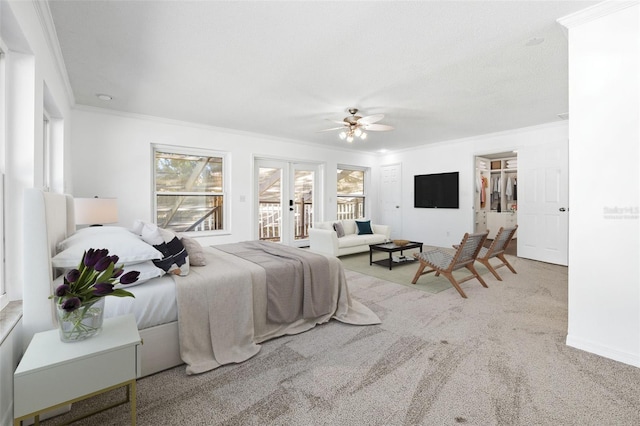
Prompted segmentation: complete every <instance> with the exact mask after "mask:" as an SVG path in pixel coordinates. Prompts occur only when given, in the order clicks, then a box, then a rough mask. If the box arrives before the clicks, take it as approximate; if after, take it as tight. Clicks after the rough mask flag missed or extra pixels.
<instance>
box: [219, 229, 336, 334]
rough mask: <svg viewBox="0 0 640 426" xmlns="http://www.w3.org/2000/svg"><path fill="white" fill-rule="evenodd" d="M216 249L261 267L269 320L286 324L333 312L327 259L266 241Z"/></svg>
mask: <svg viewBox="0 0 640 426" xmlns="http://www.w3.org/2000/svg"><path fill="white" fill-rule="evenodd" d="M216 248H217V249H218V250H222V251H224V252H227V253H230V254H233V255H235V256H238V257H241V258H242V259H245V260H248V261H250V262H253V263H255V264H257V265H260V266H261V267H262V268H264V270H265V272H266V278H267V318H268V320H269V321H272V322H275V323H279V324H285V323H291V322H293V321H296V320H298V319H300V318H304V319H307V318H316V317H319V316H321V315H325V314H328V313H330V312H332V310H333V308H334V307H333V301H332V297H331V291H332V289H331V285H330V273H329V261H328V260H327V258H326V257H324V256H321V255H318V254H315V253H311V252H308V251H306V250H300V249H298V248H294V247H288V246H284V245H281V244H275V243H271V242H265V241H246V242H242V243H235V244H223V245H219V246H216Z"/></svg>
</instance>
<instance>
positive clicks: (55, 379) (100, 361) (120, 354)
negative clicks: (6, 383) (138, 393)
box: [14, 343, 136, 417]
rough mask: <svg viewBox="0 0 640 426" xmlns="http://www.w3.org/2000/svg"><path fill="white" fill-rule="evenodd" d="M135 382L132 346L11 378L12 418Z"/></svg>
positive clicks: (134, 356)
mask: <svg viewBox="0 0 640 426" xmlns="http://www.w3.org/2000/svg"><path fill="white" fill-rule="evenodd" d="M64 344H70V345H74V344H76V343H64ZM135 378H136V348H135V346H132V347H125V348H121V349H118V350H114V351H110V352H106V353H102V354H99V355H96V356H92V357H88V358H83V359H79V360H75V361H74V362H69V363H65V364H60V365H57V366H55V367H51V368H48V369H46V370H40V371H36V372H33V373H26V374H21V375H19V376H16V377H15V378H14V392H15V395H16V398H15V401H14V416H15V417H22V416H24V415H26V414H30V413H33V412H35V411H39V410H42V409H45V408H48V407H52V406H54V405H58V404H61V403H63V402H66V401H71V400H72V399H76V398H79V397H81V396H84V395H88V394H91V393H94V392H97V391H99V390H101V389H105V388H108V387H111V386H115V385H119V384H121V383H124V382H126V381H129V380H131V379H135Z"/></svg>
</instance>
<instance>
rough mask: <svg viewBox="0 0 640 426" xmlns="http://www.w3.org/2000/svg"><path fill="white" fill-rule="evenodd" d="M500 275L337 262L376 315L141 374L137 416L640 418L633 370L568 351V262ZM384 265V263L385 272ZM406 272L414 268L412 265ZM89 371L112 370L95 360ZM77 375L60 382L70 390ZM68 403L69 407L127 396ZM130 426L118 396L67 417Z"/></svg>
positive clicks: (157, 419)
mask: <svg viewBox="0 0 640 426" xmlns="http://www.w3.org/2000/svg"><path fill="white" fill-rule="evenodd" d="M513 266H514V267H515V269H516V270H517V271H518V273H517V274H512V273H511V272H509V271H504V272H503V271H502V270H503V269H505V268H501V272H502V274H503V279H504V281H497V280H496V279H495V278H492V277H491V276H490V274H489V275H488V276H487V279H486V280H485V281H486V282H487V284H488V285H489V288H484V287H482V286H480V285H479V284H478V285H473V284H474V283H473V282H469V283H465V284H467V286H466V287H465V290H466V291H467V295H468V296H469V298H468V299H463V298H461V297H460V296H459V295H458V293H457V292H456V291H455V289H453V287H450V289H449V290H445V291H442V292H440V293H438V294H430V293H427V292H424V291H419V290H414V289H412V288H411V287H408V286H402V285H397V284H395V283H391V282H389V281H385V280H381V279H377V278H373V277H370V276H367V275H362V274H359V273H357V272H352V271H345V273H346V275H347V279H348V281H349V288H350V292H351V296H352V297H353V298H354V299H356V300H358V301H360V302H361V303H364V304H365V305H366V306H368V307H369V308H371V309H372V310H373V311H374V312H375V313H376V314H377V315H378V316H379V317H380V319H381V320H382V323H381V324H378V325H372V326H364V327H362V326H353V325H349V324H343V323H340V322H338V321H329V322H328V323H326V324H323V325H320V326H318V327H316V328H314V329H312V330H309V331H308V332H305V333H301V334H298V335H295V336H284V337H280V338H278V339H273V340H270V341H268V342H266V343H264V344H263V345H262V350H261V351H260V352H259V353H258V354H257V355H256V356H255V357H253V358H251V359H250V360H248V361H246V362H243V363H240V364H230V365H225V366H223V367H220V368H218V369H215V370H213V371H210V372H207V373H203V374H200V375H195V376H187V375H186V373H185V367H184V366H179V367H175V368H173V369H170V370H167V371H164V372H161V373H158V374H154V375H153V376H149V377H145V378H143V379H140V380H138V385H137V401H138V405H137V413H138V416H137V417H138V418H137V420H138V421H137V424H138V425H139V426H156V425H162V426H165V425H166V426H172V425H180V426H205V425H206V426H254V425H255V426H264V425H269V426H334V425H335V426H362V425H367V426H418V425H424V426H431V425H438V426H439V425H446V426H459V425H462V426H472V425H473V426H475V425H483V426H484V425H498V426H503V425H504V426H521V425H539V426H547V425H548V426H557V425H563V426H565V425H567V426H569V425H576V426H577V425H580V426H591V425H593V426H596V425H597V426H600V425H616V426H627V425H628V426H631V425H633V426H637V425H638V424H640V400H639V399H638V395H639V391H640V369H639V368H636V367H633V366H630V365H625V364H622V363H619V362H616V361H612V360H609V359H605V358H601V357H599V356H597V355H594V354H590V353H587V352H583V351H580V350H577V349H574V348H571V347H569V346H567V345H566V344H565V340H566V336H567V268H565V267H561V266H556V265H548V264H544V263H540V262H533V261H528V260H525V259H521V258H515V259H514V263H513ZM381 269H383V268H381ZM411 269H413V268H411ZM97 368H117V366H116V367H105V366H101V367H97ZM82 379H83V378H82V377H80V378H78V377H75V378H73V379H72V380H71V381H70V382H69V383H70V384H64V383H63V384H60V385H61V386H71V385H73V383H74V382H75V381H78V380H82ZM123 394H124V392H122V391H121V390H118V391H112V392H110V393H107V394H102V395H98V396H95V397H93V398H90V399H89V400H86V401H82V402H79V403H77V404H74V406H73V409H72V410H71V412H70V413H68V414H67V415H65V416H62V417H61V418H56V419H51V420H50V421H47V422H45V423H44V424H43V426H53V425H58V424H61V423H63V421H64V420H68V419H69V417H70V416H77V415H82V414H84V413H87V412H89V411H91V410H92V409H95V408H99V407H104V406H105V404H108V403H110V402H115V401H117V400H118V398H120V397H122V396H123ZM126 424H130V414H129V406H128V405H123V406H119V407H116V408H113V409H110V410H108V411H106V412H104V413H100V414H97V415H95V416H93V417H89V418H87V419H84V420H81V421H80V422H78V423H74V425H76V426H94V425H100V426H121V425H126Z"/></svg>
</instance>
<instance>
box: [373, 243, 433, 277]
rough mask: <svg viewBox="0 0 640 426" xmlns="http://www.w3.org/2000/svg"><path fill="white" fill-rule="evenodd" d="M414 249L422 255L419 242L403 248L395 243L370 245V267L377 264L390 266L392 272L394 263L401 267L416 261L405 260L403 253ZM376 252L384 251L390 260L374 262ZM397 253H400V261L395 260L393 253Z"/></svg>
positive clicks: (412, 259) (407, 258)
mask: <svg viewBox="0 0 640 426" xmlns="http://www.w3.org/2000/svg"><path fill="white" fill-rule="evenodd" d="M413 248H419V249H420V253H422V243H420V242H418V241H410V242H409V243H408V244H405V245H403V246H398V245H396V244H394V243H382V244H369V265H373V264H374V263H375V264H376V265H382V266H388V267H389V270H391V269H392V268H393V264H394V263H395V264H396V265H400V264H403V263H410V262H413V261H414V260H415V259H414V258H409V257H406V258H405V257H404V256H403V255H402V252H403V251H404V250H409V249H413ZM374 251H383V252H386V253H389V258H388V259H382V260H376V261H374V260H373V252H374ZM397 252H400V259H401V260H400V261H394V260H393V253H397Z"/></svg>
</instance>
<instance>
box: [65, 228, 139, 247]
mask: <svg viewBox="0 0 640 426" xmlns="http://www.w3.org/2000/svg"><path fill="white" fill-rule="evenodd" d="M123 233H124V234H131V231H129V230H128V229H126V228H123V227H120V226H89V227H87V228H82V229H78V230H77V231H76V232H74V233H73V234H71V236H70V237H68V238H67V239H66V240H64V241H61V242H59V243H58V245H57V247H56V248H57V249H58V251H62V250H65V249H68V248H69V247H71V246H72V245H74V244H77V243H82V241H83V240H86V239H87V238H94V237H95V238H99V236H104V235H112V234H123ZM93 248H97V247H93Z"/></svg>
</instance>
